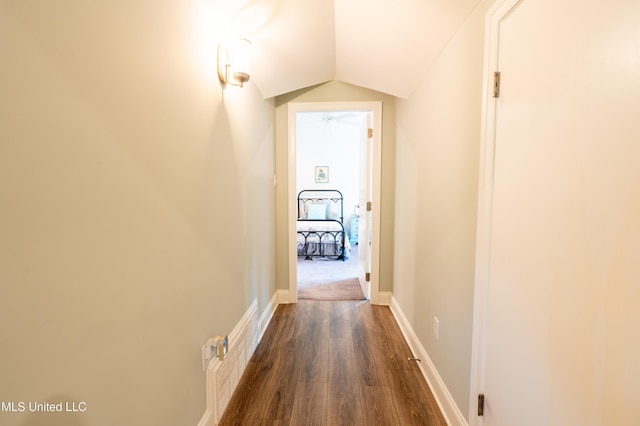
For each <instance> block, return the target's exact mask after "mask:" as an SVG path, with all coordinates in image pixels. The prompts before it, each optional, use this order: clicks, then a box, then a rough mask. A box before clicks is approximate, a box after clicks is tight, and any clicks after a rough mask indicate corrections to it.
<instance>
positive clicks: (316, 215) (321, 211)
mask: <svg viewBox="0 0 640 426" xmlns="http://www.w3.org/2000/svg"><path fill="white" fill-rule="evenodd" d="M326 218H327V205H326V204H309V205H308V206H307V219H320V220H325V219H326Z"/></svg>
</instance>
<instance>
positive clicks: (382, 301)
mask: <svg viewBox="0 0 640 426" xmlns="http://www.w3.org/2000/svg"><path fill="white" fill-rule="evenodd" d="M392 297H393V294H392V293H391V292H390V291H381V292H380V293H378V304H379V305H382V306H390V305H391V298H392Z"/></svg>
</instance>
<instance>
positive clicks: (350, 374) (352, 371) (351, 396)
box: [327, 338, 364, 426]
mask: <svg viewBox="0 0 640 426" xmlns="http://www.w3.org/2000/svg"><path fill="white" fill-rule="evenodd" d="M361 387H362V385H361V384H360V381H359V379H358V374H357V369H356V361H355V355H354V352H353V342H352V340H351V339H335V338H332V339H330V342H329V388H328V389H329V399H328V404H327V409H328V411H329V413H328V422H329V424H330V425H353V426H355V425H363V424H364V423H363V421H364V420H363V416H362V393H361Z"/></svg>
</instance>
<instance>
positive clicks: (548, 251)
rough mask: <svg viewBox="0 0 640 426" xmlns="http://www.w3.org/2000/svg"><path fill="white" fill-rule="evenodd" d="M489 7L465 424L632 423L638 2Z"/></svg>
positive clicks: (639, 299)
mask: <svg viewBox="0 0 640 426" xmlns="http://www.w3.org/2000/svg"><path fill="white" fill-rule="evenodd" d="M493 12H494V14H493V17H492V19H491V21H490V24H491V25H490V27H491V45H490V47H489V49H490V53H489V60H488V63H489V64H490V66H493V67H494V68H493V69H487V72H488V73H487V74H488V75H489V74H493V71H495V70H497V71H499V72H500V93H499V97H498V98H497V99H495V100H494V99H492V98H491V95H487V114H486V120H485V124H486V133H485V137H486V139H485V140H484V144H485V150H484V153H485V154H484V155H485V158H484V160H483V162H484V166H483V167H482V169H483V170H484V175H483V176H482V177H481V185H482V186H481V193H480V206H479V224H478V226H479V228H478V258H477V261H478V266H477V274H476V286H477V287H476V288H477V290H478V291H477V299H476V308H477V309H478V312H479V313H476V320H477V321H483V320H482V319H483V318H484V319H485V321H484V322H482V324H480V325H479V327H478V330H479V336H480V337H479V338H477V339H476V340H475V342H474V345H475V346H474V353H475V354H476V356H477V357H478V360H477V363H478V364H477V370H476V371H475V373H476V380H477V382H476V383H477V386H476V390H477V392H478V393H483V394H484V396H485V407H484V408H485V409H484V416H483V417H482V418H480V417H477V415H476V414H475V409H473V407H472V410H471V411H470V423H471V424H484V425H488V426H512V425H519V426H528V425H531V426H534V425H535V426H539V425H545V426H551V425H559V426H560V425H609V424H637V422H638V418H640V396H639V394H638V392H637V386H638V383H640V367H639V365H640V363H639V362H638V359H640V333H639V332H638V330H640V313H639V311H640V309H639V307H640V267H639V266H638V265H640V263H639V261H638V259H640V47H639V46H640V24H639V23H640V2H638V1H637V0H610V1H607V2H604V1H598V2H584V1H581V0H564V1H562V2H558V1H557V0H524V1H522V2H518V1H516V0H507V1H506V2H504V3H503V4H502V5H501V6H498V7H496V8H495V9H494V11H493ZM490 13H491V12H490ZM489 92H490V88H489V87H488V88H487V93H489Z"/></svg>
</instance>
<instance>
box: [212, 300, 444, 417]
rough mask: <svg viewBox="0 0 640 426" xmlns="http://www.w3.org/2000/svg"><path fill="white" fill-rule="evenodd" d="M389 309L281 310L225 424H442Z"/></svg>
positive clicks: (310, 305)
mask: <svg viewBox="0 0 640 426" xmlns="http://www.w3.org/2000/svg"><path fill="white" fill-rule="evenodd" d="M409 356H411V353H410V352H409V348H408V346H407V344H406V343H405V341H404V339H403V337H402V333H401V331H400V328H399V327H398V325H397V324H396V322H395V319H394V318H393V315H392V314H391V311H390V310H389V308H388V307H383V306H372V305H370V304H369V303H368V302H365V301H307V300H300V301H299V302H298V303H297V304H288V305H280V306H279V307H278V309H277V311H276V313H275V315H274V317H273V319H272V321H271V323H270V325H269V327H268V329H267V330H266V332H265V335H264V337H263V338H262V341H261V342H260V344H259V345H258V347H257V349H256V352H255V354H254V355H253V357H252V359H251V361H250V362H249V364H248V365H247V368H246V370H245V373H244V375H243V376H242V378H241V379H240V383H239V384H238V387H237V388H236V391H235V393H234V395H233V397H232V398H231V401H230V402H229V405H228V407H227V410H226V412H225V414H224V415H223V417H222V419H221V422H220V425H260V424H263V425H267V424H268V425H302V424H314V425H374V424H381V425H403V426H404V425H444V424H445V421H444V418H443V417H442V415H441V414H440V411H439V409H438V406H437V404H436V402H435V400H434V398H433V396H432V394H431V391H430V390H429V387H428V386H427V384H426V382H425V380H424V378H423V376H422V374H421V373H420V370H419V368H418V367H417V366H416V365H415V361H409V360H408V357H409Z"/></svg>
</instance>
